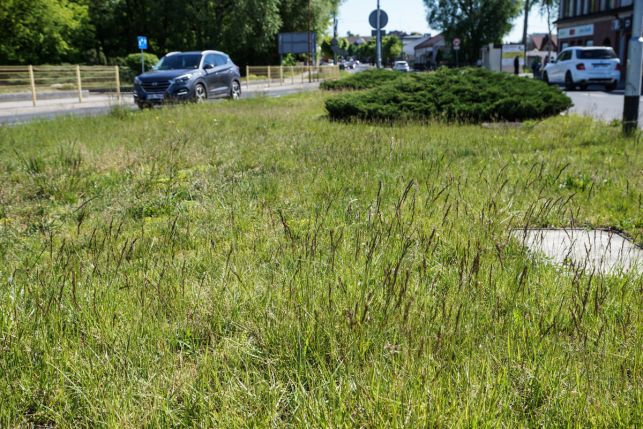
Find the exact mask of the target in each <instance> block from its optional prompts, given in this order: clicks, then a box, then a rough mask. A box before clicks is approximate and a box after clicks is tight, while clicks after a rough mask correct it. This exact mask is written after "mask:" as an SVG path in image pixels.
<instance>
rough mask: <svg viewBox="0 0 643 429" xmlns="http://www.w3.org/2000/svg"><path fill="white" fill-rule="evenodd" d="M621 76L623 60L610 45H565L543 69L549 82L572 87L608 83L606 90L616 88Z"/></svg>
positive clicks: (568, 88) (585, 87)
mask: <svg viewBox="0 0 643 429" xmlns="http://www.w3.org/2000/svg"><path fill="white" fill-rule="evenodd" d="M620 79H621V61H620V60H619V59H618V57H617V56H616V54H615V53H614V50H613V49H612V48H610V47H602V46H598V47H594V46H592V47H589V46H588V47H581V46H575V47H573V48H567V49H564V50H563V51H562V52H561V53H560V54H559V55H558V58H557V59H556V60H555V61H552V62H550V63H549V64H547V66H546V67H545V70H544V72H543V80H544V81H545V82H547V83H556V84H560V83H564V84H565V89H567V90H568V91H572V90H574V89H575V88H576V87H579V88H580V89H581V90H585V89H587V86H588V85H593V84H597V85H604V86H605V90H607V91H612V90H614V89H616V86H617V85H618V82H619V80H620Z"/></svg>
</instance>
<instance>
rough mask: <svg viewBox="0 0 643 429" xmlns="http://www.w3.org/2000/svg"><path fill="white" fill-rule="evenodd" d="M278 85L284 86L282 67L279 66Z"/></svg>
mask: <svg viewBox="0 0 643 429" xmlns="http://www.w3.org/2000/svg"><path fill="white" fill-rule="evenodd" d="M279 83H280V85H282V86H283V84H284V66H279Z"/></svg>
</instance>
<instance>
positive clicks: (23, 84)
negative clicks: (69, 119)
mask: <svg viewBox="0 0 643 429" xmlns="http://www.w3.org/2000/svg"><path fill="white" fill-rule="evenodd" d="M245 72H246V75H245V77H244V78H242V80H244V81H245V84H246V86H247V87H248V88H249V87H250V86H268V87H270V86H282V85H296V84H303V83H306V82H319V81H323V80H328V79H337V78H339V76H340V71H339V67H337V66H247V67H246V70H245ZM133 77H134V76H133V75H132V74H131V73H130V72H129V71H128V70H127V69H126V68H120V67H118V66H81V65H60V66H0V102H1V101H3V100H4V101H8V100H16V99H22V100H28V99H29V97H30V98H31V101H32V103H33V105H34V106H37V105H38V101H39V99H42V98H44V97H45V95H44V94H45V93H46V94H47V98H52V94H54V97H55V94H56V93H62V92H63V91H65V92H67V94H66V95H67V97H68V98H69V94H68V93H69V92H70V91H71V93H72V94H74V96H73V97H77V98H78V102H80V103H82V102H83V96H84V95H86V94H87V93H88V91H89V92H93V93H103V94H111V95H113V96H114V97H115V98H116V100H118V102H119V103H120V101H121V98H122V92H124V91H131V90H132V81H133ZM9 94H10V95H9Z"/></svg>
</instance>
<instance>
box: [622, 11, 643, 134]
mask: <svg viewBox="0 0 643 429" xmlns="http://www.w3.org/2000/svg"><path fill="white" fill-rule="evenodd" d="M642 33H643V0H635V2H634V12H633V13H632V38H631V39H630V45H629V48H628V55H627V68H626V69H627V72H626V75H625V78H626V81H625V97H624V102H623V133H624V134H626V135H631V134H633V133H634V131H635V130H636V129H637V128H638V119H639V101H640V99H641V98H640V97H641V69H642V68H643V65H642V62H643V58H642V57H643V34H642Z"/></svg>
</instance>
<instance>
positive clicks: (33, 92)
mask: <svg viewBox="0 0 643 429" xmlns="http://www.w3.org/2000/svg"><path fill="white" fill-rule="evenodd" d="M29 82H30V83H31V102H32V103H33V107H36V79H34V76H33V66H32V65H30V66H29Z"/></svg>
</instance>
